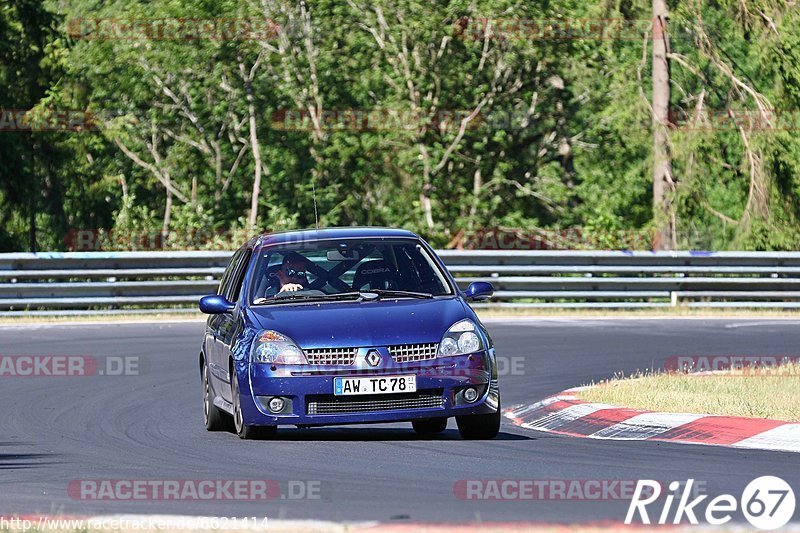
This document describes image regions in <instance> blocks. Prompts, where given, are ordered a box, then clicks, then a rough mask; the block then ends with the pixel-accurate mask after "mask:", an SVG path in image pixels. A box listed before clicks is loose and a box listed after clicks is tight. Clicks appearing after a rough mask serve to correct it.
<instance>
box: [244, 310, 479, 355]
mask: <svg viewBox="0 0 800 533" xmlns="http://www.w3.org/2000/svg"><path fill="white" fill-rule="evenodd" d="M465 307H466V306H465V305H463V304H462V303H461V301H460V300H459V299H458V298H444V299H432V300H419V299H414V300H378V301H373V302H331V303H321V304H319V305H317V304H304V305H271V306H262V307H253V308H250V313H251V315H252V318H253V322H255V323H257V324H259V325H260V326H261V327H262V328H263V329H273V330H276V331H279V332H281V333H283V334H284V335H288V336H289V337H291V338H292V340H294V341H295V342H296V343H297V344H298V346H300V348H303V349H308V348H327V347H343V346H391V345H394V344H412V343H428V342H439V341H440V340H441V339H442V335H443V334H444V333H445V331H447V329H448V328H449V327H450V326H452V325H453V323H454V322H457V321H458V320H461V319H463V318H467V317H468V315H467V311H466V309H465Z"/></svg>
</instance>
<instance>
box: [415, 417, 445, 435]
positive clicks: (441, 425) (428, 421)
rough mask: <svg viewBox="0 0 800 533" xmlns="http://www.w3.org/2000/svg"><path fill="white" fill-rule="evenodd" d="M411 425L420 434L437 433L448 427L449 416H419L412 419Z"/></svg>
mask: <svg viewBox="0 0 800 533" xmlns="http://www.w3.org/2000/svg"><path fill="white" fill-rule="evenodd" d="M411 426H412V427H413V428H414V431H416V432H417V433H418V434H420V435H436V434H437V433H441V432H442V431H444V430H445V429H447V418H446V417H439V418H419V419H417V420H412V421H411Z"/></svg>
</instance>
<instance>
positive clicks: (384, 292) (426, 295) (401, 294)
mask: <svg viewBox="0 0 800 533" xmlns="http://www.w3.org/2000/svg"><path fill="white" fill-rule="evenodd" d="M365 292H371V293H373V294H377V295H378V296H380V297H384V296H387V297H390V298H391V297H392V296H398V297H400V298H403V297H407V298H433V294H431V293H429V292H414V291H395V290H389V289H374V290H370V291H365Z"/></svg>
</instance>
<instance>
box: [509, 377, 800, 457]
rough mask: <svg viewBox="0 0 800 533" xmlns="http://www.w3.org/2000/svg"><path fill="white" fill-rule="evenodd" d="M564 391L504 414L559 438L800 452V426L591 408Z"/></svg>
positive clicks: (599, 405)
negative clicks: (563, 436) (662, 442)
mask: <svg viewBox="0 0 800 533" xmlns="http://www.w3.org/2000/svg"><path fill="white" fill-rule="evenodd" d="M584 389H586V387H576V388H572V389H568V390H565V391H564V392H561V393H559V394H557V395H555V396H551V397H549V398H546V399H544V400H542V401H540V402H536V403H534V404H531V405H522V406H516V407H512V408H510V409H507V410H506V411H505V416H506V418H509V419H510V420H511V421H512V422H513V423H514V424H515V425H517V426H519V427H522V428H525V429H533V430H536V431H547V432H549V433H556V434H559V435H569V436H573V437H585V438H589V439H609V440H653V441H667V442H680V443H689V444H707V445H713V446H731V447H734V448H751V449H759V450H775V451H786V452H800V424H795V423H790V422H783V421H780V420H766V419H761V418H744V417H736V416H719V415H695V414H686V413H655V412H652V411H643V410H640V409H629V408H625V407H616V406H613V405H607V404H602V403H589V402H584V401H582V400H580V399H578V397H577V396H575V393H576V392H579V391H581V390H584Z"/></svg>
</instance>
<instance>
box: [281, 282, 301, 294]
mask: <svg viewBox="0 0 800 533" xmlns="http://www.w3.org/2000/svg"><path fill="white" fill-rule="evenodd" d="M302 290H303V286H302V285H300V284H299V283H287V284H286V285H284V286H283V287H281V292H283V291H290V292H293V291H302Z"/></svg>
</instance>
